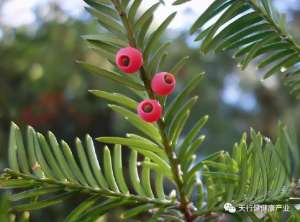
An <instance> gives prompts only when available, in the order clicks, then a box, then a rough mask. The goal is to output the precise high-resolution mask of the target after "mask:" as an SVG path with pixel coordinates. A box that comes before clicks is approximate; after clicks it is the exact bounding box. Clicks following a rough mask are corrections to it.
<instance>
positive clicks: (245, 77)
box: [0, 0, 300, 222]
mask: <svg viewBox="0 0 300 222" xmlns="http://www.w3.org/2000/svg"><path fill="white" fill-rule="evenodd" d="M22 2H23V0H7V1H5V0H0V147H1V149H0V169H3V168H5V167H6V166H7V158H6V157H7V141H8V129H9V125H10V121H15V122H16V123H17V124H19V125H20V126H22V127H24V126H26V125H28V124H29V125H32V126H34V127H35V128H36V129H37V130H38V131H40V132H43V133H45V132H47V130H51V131H53V132H54V133H55V135H57V137H58V138H60V139H62V138H63V139H65V140H66V141H67V142H69V143H70V144H73V140H74V138H75V137H76V136H78V137H81V138H82V137H83V136H84V135H85V134H86V133H89V134H91V135H92V136H93V137H96V136H110V135H124V134H125V133H126V132H132V131H134V129H132V128H130V126H129V125H128V124H127V123H126V122H125V121H122V120H121V119H120V118H119V117H118V116H117V115H115V114H114V113H112V112H111V110H110V109H109V108H107V106H106V102H105V101H102V100H99V99H97V98H95V97H94V96H92V95H90V94H89V93H88V92H87V90H88V89H106V90H109V91H114V90H118V86H117V85H115V84H113V83H111V82H109V81H106V80H104V79H100V78H98V77H95V76H92V75H90V74H88V73H86V72H84V71H83V70H82V69H81V68H80V67H79V66H78V65H77V64H76V60H89V61H90V62H92V63H94V64H97V65H99V66H105V65H106V64H107V63H106V62H105V60H104V59H103V58H102V57H101V55H99V54H97V53H96V52H95V51H93V50H91V49H89V48H88V47H87V45H86V44H85V42H84V41H83V40H82V38H81V35H85V34H95V33H96V32H97V29H99V27H98V26H97V23H96V22H95V21H94V20H93V19H92V18H91V17H90V16H89V15H88V14H87V13H86V12H84V10H83V7H84V4H82V2H81V1H80V0H69V1H68V3H62V2H60V1H56V0H38V1H36V0H29V1H26V3H24V2H25V1H24V2H23V3H22ZM63 2H64V1H63ZM149 2H153V1H149ZM166 2H170V1H166ZM209 2H210V1H203V4H204V5H201V8H203V9H205V7H207V3H209ZM283 2H284V4H283ZM26 4H27V5H26ZM197 4H200V3H197ZM276 6H277V7H278V8H279V10H280V11H281V12H284V13H287V18H288V22H289V24H290V27H291V32H292V33H293V34H294V36H295V38H296V39H299V38H300V30H299V25H300V3H299V2H298V1H297V0H288V1H281V0H278V1H276ZM169 9H170V8H168V7H166V8H163V7H162V8H161V9H160V10H161V13H164V10H165V11H168V10H169ZM298 9H299V10H298ZM172 10H173V8H172ZM193 10H194V9H193V5H189V4H187V5H185V6H183V7H182V8H180V13H181V15H180V16H181V18H182V19H183V21H184V19H185V18H186V19H188V20H191V21H192V20H194V19H195V18H196V17H197V14H199V13H198V12H197V11H196V12H195V11H193ZM22 13H23V14H22ZM24 13H25V14H24ZM26 13H27V14H26ZM22 16H23V17H22ZM157 22H159V21H157ZM187 23H188V22H186V23H185V22H183V23H178V22H177V23H176V24H175V25H174V26H172V28H171V29H170V30H168V33H166V35H165V40H167V39H168V40H171V41H172V42H173V47H172V46H171V48H170V50H169V59H168V60H167V64H166V65H165V69H166V70H168V68H170V67H172V64H174V63H175V62H176V61H177V60H178V59H180V58H181V57H182V56H186V55H189V56H190V57H191V59H190V60H189V63H188V65H187V66H186V67H185V68H183V69H182V70H181V71H180V73H179V76H178V79H179V80H178V82H179V84H178V87H177V92H178V91H180V89H181V88H182V87H183V86H184V84H185V83H186V81H188V80H189V79H190V78H191V76H192V75H194V74H196V73H199V72H201V71H202V70H204V71H205V72H206V76H205V78H204V81H203V82H202V84H201V86H200V87H199V88H198V89H197V91H196V92H195V94H198V95H199V102H198V104H197V106H196V108H195V109H194V112H193V115H192V119H191V120H190V123H193V121H194V120H196V119H197V118H199V117H200V116H202V115H204V114H209V115H210V120H209V122H208V124H207V125H206V127H205V128H204V133H205V134H206V135H207V140H206V142H205V144H204V145H203V146H202V149H201V155H207V154H209V153H212V152H214V151H217V150H220V149H225V150H231V148H232V146H233V144H234V142H236V141H238V140H239V138H240V136H241V134H242V132H243V131H248V130H249V127H253V128H255V129H256V130H260V131H262V132H263V134H264V135H266V136H269V137H270V138H274V136H275V126H276V124H277V122H278V121H279V120H282V121H283V122H284V123H286V124H288V125H289V127H291V128H295V129H296V132H297V133H298V135H300V124H299V120H300V118H299V117H300V107H299V102H297V101H296V100H295V99H294V98H293V97H291V96H289V95H288V94H287V91H286V90H285V88H284V87H283V86H282V84H281V81H280V78H279V77H272V78H270V79H268V80H267V81H264V82H262V81H261V73H258V71H257V70H256V68H255V66H250V67H249V68H248V69H247V70H246V71H244V72H240V71H239V69H238V67H237V66H236V64H237V63H236V62H235V61H234V60H233V59H232V58H231V55H228V54H222V55H219V56H215V55H211V54H210V55H205V56H203V55H201V53H200V51H199V49H198V46H199V45H198V44H195V43H193V41H192V40H193V37H191V36H189V35H188V32H187V29H188V28H189V26H188V25H187ZM174 46H176V47H174ZM186 130H188V129H186ZM98 148H99V149H101V146H99V144H98ZM79 200H80V198H79V199H78V200H74V201H71V202H69V204H66V205H63V206H57V207H54V208H51V209H46V210H43V211H38V212H36V213H34V214H33V219H32V221H40V220H41V219H43V221H44V222H48V221H62V218H63V217H64V216H65V215H66V214H67V213H68V209H70V208H72V207H73V206H74V204H75V203H76V201H79ZM49 215H51V218H49V217H48V216H49ZM116 215H117V214H116ZM48 218H49V219H48ZM112 221H117V219H113V220H112Z"/></svg>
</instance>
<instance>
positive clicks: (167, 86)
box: [151, 72, 176, 96]
mask: <svg viewBox="0 0 300 222" xmlns="http://www.w3.org/2000/svg"><path fill="white" fill-rule="evenodd" d="M175 87H176V79H175V77H174V76H173V75H172V74H171V73H168V72H160V73H157V74H155V76H154V77H153V79H152V82H151V88H152V91H153V92H155V93H156V94H157V95H159V96H167V95H170V94H171V93H172V92H173V91H174V89H175Z"/></svg>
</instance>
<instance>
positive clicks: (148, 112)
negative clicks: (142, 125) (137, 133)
mask: <svg viewBox="0 0 300 222" xmlns="http://www.w3.org/2000/svg"><path fill="white" fill-rule="evenodd" d="M137 112H138V114H139V116H140V117H141V118H142V119H143V120H144V121H146V122H149V123H153V122H156V121H158V120H159V119H160V117H161V114H162V108H161V105H160V104H159V102H158V101H156V100H153V99H145V100H144V101H142V102H141V103H140V104H139V105H138V108H137Z"/></svg>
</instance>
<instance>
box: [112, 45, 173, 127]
mask: <svg viewBox="0 0 300 222" xmlns="http://www.w3.org/2000/svg"><path fill="white" fill-rule="evenodd" d="M116 64H117V66H118V67H119V69H120V70H121V71H122V72H124V73H127V74H132V73H135V72H137V71H138V70H139V69H140V68H141V67H142V66H143V55H142V53H141V52H140V50H138V49H136V48H132V47H127V48H122V49H120V50H119V51H118V53H117V55H116ZM175 86H176V79H175V77H174V75H172V74H171V73H168V72H160V73H157V74H155V75H154V77H153V79H152V81H151V89H152V91H153V92H154V93H155V94H156V95H158V96H167V95H169V94H171V93H172V92H173V91H174V89H175ZM137 113H138V115H139V116H140V117H141V118H142V119H143V120H144V121H146V122H150V123H152V122H156V121H158V120H159V119H160V117H161V115H162V107H161V105H160V103H159V102H158V101H157V100H154V99H145V100H143V101H142V102H140V104H139V105H138V108H137Z"/></svg>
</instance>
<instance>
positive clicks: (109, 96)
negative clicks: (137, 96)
mask: <svg viewBox="0 0 300 222" xmlns="http://www.w3.org/2000/svg"><path fill="white" fill-rule="evenodd" d="M89 92H90V93H92V94H94V95H95V96H97V97H100V98H103V99H106V100H108V101H111V102H115V103H119V104H121V105H124V106H126V107H128V108H130V109H132V110H134V111H136V109H137V105H138V103H137V102H136V101H135V100H133V99H131V98H129V97H127V96H125V95H122V94H119V93H110V92H105V91H100V90H89Z"/></svg>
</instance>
